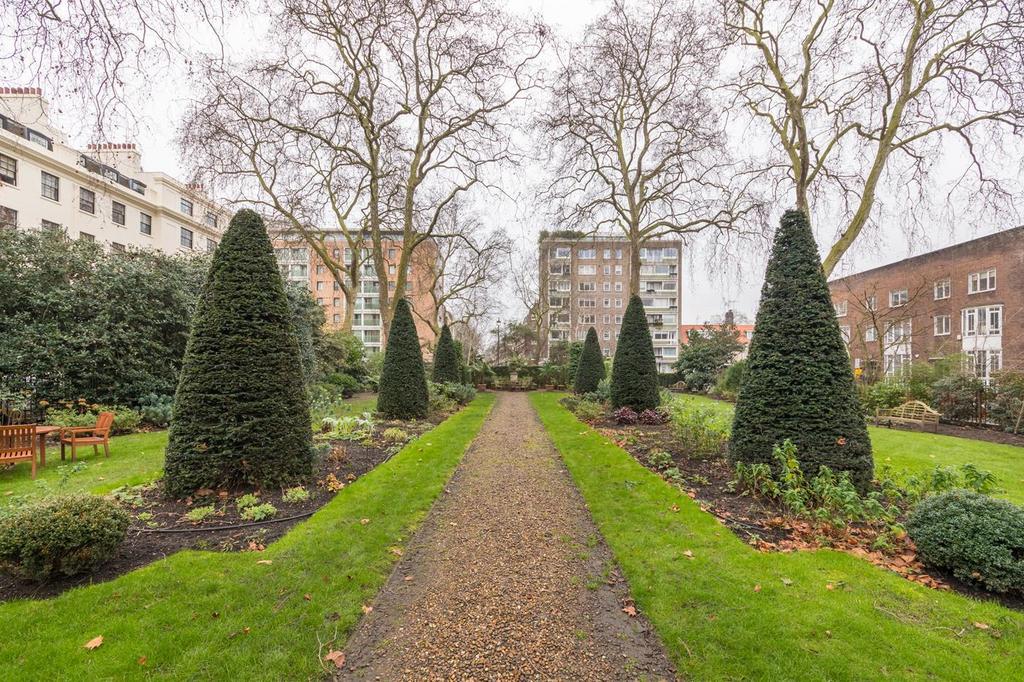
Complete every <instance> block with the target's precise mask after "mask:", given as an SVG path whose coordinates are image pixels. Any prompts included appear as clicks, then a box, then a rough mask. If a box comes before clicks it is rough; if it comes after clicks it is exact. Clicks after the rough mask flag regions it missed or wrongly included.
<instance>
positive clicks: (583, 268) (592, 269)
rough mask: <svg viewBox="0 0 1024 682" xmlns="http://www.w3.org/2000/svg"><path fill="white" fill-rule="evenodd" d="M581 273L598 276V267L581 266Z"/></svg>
mask: <svg viewBox="0 0 1024 682" xmlns="http://www.w3.org/2000/svg"><path fill="white" fill-rule="evenodd" d="M579 273H580V274H581V275H596V274H597V266H596V265H581V266H580V268H579Z"/></svg>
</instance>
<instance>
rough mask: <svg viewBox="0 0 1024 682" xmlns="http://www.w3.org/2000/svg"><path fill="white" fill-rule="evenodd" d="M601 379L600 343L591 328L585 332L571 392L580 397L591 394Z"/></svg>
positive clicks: (602, 375) (601, 359) (602, 376)
mask: <svg viewBox="0 0 1024 682" xmlns="http://www.w3.org/2000/svg"><path fill="white" fill-rule="evenodd" d="M602 379H604V358H603V357H601V342H600V341H598V340H597V330H596V329H594V328H593V327H591V328H590V329H588V330H587V340H586V341H584V342H583V352H582V353H580V361H579V365H578V366H577V367H576V377H575V381H574V384H573V390H574V391H575V392H576V393H578V394H580V395H583V394H584V393H593V392H594V391H596V390H597V386H598V384H600V383H601V380H602Z"/></svg>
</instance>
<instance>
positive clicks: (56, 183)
mask: <svg viewBox="0 0 1024 682" xmlns="http://www.w3.org/2000/svg"><path fill="white" fill-rule="evenodd" d="M40 177H41V178H42V194H43V197H45V198H47V199H53V200H54V201H60V178H58V177H57V176H56V175H50V174H49V173H47V172H46V171H42V173H40Z"/></svg>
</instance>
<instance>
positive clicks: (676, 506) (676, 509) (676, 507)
mask: <svg viewBox="0 0 1024 682" xmlns="http://www.w3.org/2000/svg"><path fill="white" fill-rule="evenodd" d="M672 511H674V512H677V511H679V505H678V504H673V505H672Z"/></svg>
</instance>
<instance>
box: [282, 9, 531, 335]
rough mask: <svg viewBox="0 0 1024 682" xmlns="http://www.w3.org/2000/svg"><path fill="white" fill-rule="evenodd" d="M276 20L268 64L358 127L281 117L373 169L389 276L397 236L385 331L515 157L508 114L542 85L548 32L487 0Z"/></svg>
mask: <svg viewBox="0 0 1024 682" xmlns="http://www.w3.org/2000/svg"><path fill="white" fill-rule="evenodd" d="M279 18H280V22H279V23H278V28H279V30H280V32H281V35H282V41H281V44H280V45H279V48H278V49H279V52H280V54H279V56H278V57H277V58H276V59H274V60H269V61H268V62H267V64H266V67H265V68H266V69H268V70H272V71H273V72H274V73H275V74H276V75H278V76H279V77H281V78H283V79H285V80H290V81H291V82H292V83H293V84H294V87H295V88H298V89H300V90H302V91H303V92H304V93H305V94H306V99H307V100H309V101H310V102H313V101H319V102H320V104H319V105H316V106H314V109H316V110H320V111H325V112H330V114H331V115H332V116H334V115H336V116H340V117H344V118H346V119H347V120H348V121H349V122H350V123H351V125H352V129H353V130H354V134H353V135H352V136H351V137H350V138H348V137H346V138H342V140H341V141H339V140H338V139H336V138H335V137H334V136H333V133H332V131H331V130H327V131H324V130H322V129H321V128H320V127H319V126H309V125H305V124H293V123H291V122H289V121H284V120H276V119H275V120H274V123H276V124H277V125H279V126H281V127H283V128H285V129H288V130H289V131H290V132H292V133H295V134H301V135H306V136H311V137H313V138H316V139H317V140H318V141H319V142H321V143H323V144H325V145H328V146H331V145H333V146H335V147H336V151H339V152H341V151H343V152H344V153H345V154H346V155H347V156H348V158H349V159H350V160H351V162H352V164H353V165H354V166H355V167H356V168H358V169H359V170H360V171H361V173H362V174H363V175H364V176H365V183H366V188H365V191H364V192H363V193H362V196H363V198H364V201H363V203H362V210H361V224H362V225H363V229H364V231H365V233H366V235H367V242H368V246H369V248H370V259H371V262H372V265H373V268H374V270H375V271H376V273H377V278H378V280H379V281H380V282H386V281H387V266H388V263H387V262H385V258H384V251H385V248H386V247H385V242H386V241H388V240H389V239H390V234H392V233H394V232H397V233H398V240H397V241H400V242H401V248H400V253H399V261H398V264H397V265H398V268H397V280H396V282H395V287H394V290H393V291H391V290H389V289H388V287H386V286H381V289H380V309H381V317H382V325H383V328H384V330H385V333H386V331H387V329H388V327H389V325H390V321H391V317H392V314H393V309H394V304H395V301H397V300H398V299H400V298H402V297H404V296H405V292H406V283H407V276H408V274H407V273H408V265H409V262H410V259H411V258H412V255H413V253H414V252H415V251H416V248H417V246H418V245H419V244H421V243H423V242H424V241H426V240H429V239H432V238H433V236H434V235H435V233H436V232H438V230H439V229H440V227H441V222H442V221H443V220H444V216H445V212H446V209H447V208H448V207H449V206H450V205H451V204H452V203H453V202H454V201H456V200H457V199H458V198H459V197H460V196H462V195H464V194H465V193H467V192H468V191H469V190H470V189H471V188H473V187H474V186H475V185H477V184H479V183H481V182H483V175H484V173H485V171H486V170H487V169H488V168H490V167H492V166H496V165H498V164H501V163H503V162H506V161H509V160H511V159H512V157H513V155H512V153H511V150H510V147H509V144H508V136H507V131H506V130H505V128H506V126H507V125H508V121H507V117H506V112H507V109H508V108H509V107H510V105H511V104H512V103H514V102H515V101H517V100H518V99H520V98H521V97H523V96H524V94H525V93H526V92H527V91H528V90H529V89H530V88H532V87H533V77H532V76H531V72H530V71H531V70H530V65H531V62H532V61H533V60H534V59H535V58H536V57H537V56H538V55H539V53H540V50H541V48H542V45H543V42H544V36H545V31H544V29H543V28H540V27H537V26H535V25H532V24H528V23H524V22H522V21H520V20H518V19H516V18H514V17H512V16H511V15H508V14H506V13H504V12H502V11H500V10H499V9H498V7H496V6H495V5H494V4H492V3H491V2H490V0H354V1H352V2H345V3H324V2H319V1H317V0H282V6H281V13H280V17H279Z"/></svg>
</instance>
